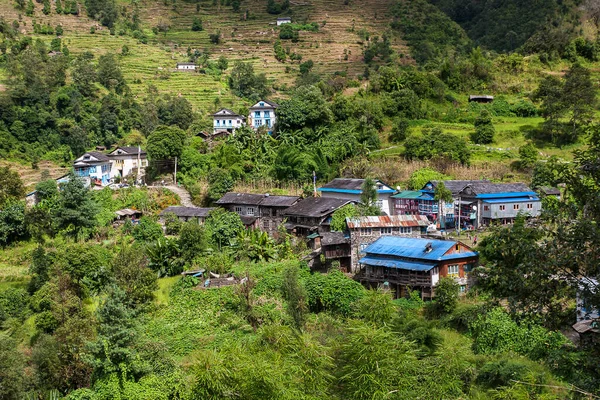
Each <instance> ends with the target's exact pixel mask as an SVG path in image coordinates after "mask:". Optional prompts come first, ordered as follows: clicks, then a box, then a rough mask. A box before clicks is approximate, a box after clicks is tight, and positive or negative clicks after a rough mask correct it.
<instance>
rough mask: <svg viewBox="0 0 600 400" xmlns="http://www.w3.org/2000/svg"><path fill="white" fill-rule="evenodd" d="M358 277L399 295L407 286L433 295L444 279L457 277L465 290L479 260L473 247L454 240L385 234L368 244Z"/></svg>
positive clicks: (361, 260) (425, 295)
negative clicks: (387, 287)
mask: <svg viewBox="0 0 600 400" xmlns="http://www.w3.org/2000/svg"><path fill="white" fill-rule="evenodd" d="M364 253H365V256H364V257H362V258H361V259H360V261H359V263H360V270H359V271H358V273H357V274H356V275H355V279H356V280H358V281H359V282H361V283H362V284H363V285H365V286H367V287H378V286H381V285H386V286H389V288H390V289H392V290H393V291H394V292H395V293H396V296H397V297H404V296H406V295H407V288H410V289H412V290H415V289H416V290H419V291H420V292H421V298H433V297H434V295H435V286H437V284H438V282H439V280H440V278H442V277H447V276H449V277H453V278H455V279H456V280H457V281H458V283H459V285H460V290H461V292H464V291H466V289H467V274H468V272H470V271H471V270H472V269H473V268H474V267H475V266H477V262H478V260H479V254H478V253H477V252H476V251H474V250H473V249H471V248H470V247H469V246H467V245H465V244H464V243H461V242H456V241H453V240H431V239H418V238H407V237H394V236H384V237H382V238H379V239H378V240H377V241H375V242H374V243H372V244H371V245H369V246H367V248H365V250H364Z"/></svg>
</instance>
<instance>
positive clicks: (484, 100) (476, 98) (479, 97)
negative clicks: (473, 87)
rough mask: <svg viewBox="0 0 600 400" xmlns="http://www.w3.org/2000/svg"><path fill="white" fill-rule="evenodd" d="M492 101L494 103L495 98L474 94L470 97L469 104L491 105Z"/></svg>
mask: <svg viewBox="0 0 600 400" xmlns="http://www.w3.org/2000/svg"><path fill="white" fill-rule="evenodd" d="M492 101H494V96H490V95H477V94H472V95H470V96H469V103H471V102H475V103H484V104H485V103H491V102H492Z"/></svg>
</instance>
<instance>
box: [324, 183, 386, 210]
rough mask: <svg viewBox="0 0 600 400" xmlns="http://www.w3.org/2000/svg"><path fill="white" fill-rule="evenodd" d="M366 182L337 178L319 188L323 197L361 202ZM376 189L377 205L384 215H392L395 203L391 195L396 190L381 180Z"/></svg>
mask: <svg viewBox="0 0 600 400" xmlns="http://www.w3.org/2000/svg"><path fill="white" fill-rule="evenodd" d="M364 182H365V180H364V179H354V178H335V179H334V180H332V181H331V182H328V183H327V184H325V185H323V186H322V187H320V188H318V189H317V190H318V191H319V192H320V193H321V197H334V198H338V199H344V200H352V201H355V202H357V203H360V196H361V195H362V185H363V183H364ZM375 189H377V206H378V207H379V209H380V210H381V212H382V213H383V214H384V215H392V211H393V205H392V200H391V199H390V197H391V196H392V195H393V194H394V193H395V192H396V190H395V189H394V188H392V187H391V186H388V185H386V184H385V183H383V182H381V181H379V180H376V181H375Z"/></svg>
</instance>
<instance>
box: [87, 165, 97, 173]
mask: <svg viewBox="0 0 600 400" xmlns="http://www.w3.org/2000/svg"><path fill="white" fill-rule="evenodd" d="M89 171H90V174H95V173H96V166H95V165H94V166H92V167H90V168H89Z"/></svg>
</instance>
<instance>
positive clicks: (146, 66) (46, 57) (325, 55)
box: [0, 0, 600, 400]
mask: <svg viewBox="0 0 600 400" xmlns="http://www.w3.org/2000/svg"><path fill="white" fill-rule="evenodd" d="M277 15H291V16H292V19H293V23H292V24H287V25H288V26H285V25H283V28H280V27H277V26H276V25H275V18H276V16H277ZM599 20H600V8H598V6H597V5H596V2H595V1H555V0H543V1H530V2H522V1H511V0H505V1H471V0H432V1H429V2H427V1H425V0H416V1H404V0H397V1H396V0H365V1H352V0H351V1H344V0H336V1H325V0H314V1H312V2H310V4H297V3H296V2H287V1H285V2H283V1H281V2H280V1H268V2H267V1H258V0H257V1H251V0H241V1H239V0H232V1H229V0H215V1H204V0H202V1H190V2H178V1H175V0H173V1H162V2H161V1H154V0H147V1H144V2H137V1H133V2H115V1H112V0H88V1H85V2H80V1H77V0H74V1H68V0H67V1H60V0H57V1H55V2H50V1H40V2H38V1H31V0H29V1H22V0H18V1H16V2H12V1H7V0H0V342H1V344H0V398H2V399H5V398H6V399H22V398H30V399H58V398H67V399H81V400H83V399H91V400H92V399H93V400H100V399H115V398H117V399H407V398H427V399H448V398H473V399H490V398H494V399H505V398H514V399H534V398H535V399H564V398H574V399H576V398H593V396H598V395H600V377H599V376H598V373H599V370H598V368H597V360H598V355H599V354H598V351H599V348H598V345H597V344H592V345H589V346H584V345H576V344H573V342H571V340H569V338H568V337H567V336H569V335H568V333H569V332H570V329H571V328H570V326H571V325H572V324H573V322H574V316H575V293H576V290H577V289H578V288H579V289H580V290H581V287H580V285H581V283H580V280H579V279H578V278H580V277H582V276H583V277H589V278H595V279H598V270H597V260H598V259H600V254H598V252H599V251H600V243H599V239H598V238H599V237H600V235H599V228H598V223H599V222H600V221H599V220H598V215H600V204H599V199H600V176H599V175H598V171H600V166H599V165H598V160H599V159H600V134H599V127H598V124H597V117H598V106H597V92H598V73H597V71H598V66H599V64H598V59H599V58H600V45H599V41H598V38H599V36H598V26H599V25H598V22H599ZM176 62H195V63H196V64H197V66H198V71H197V72H192V73H187V72H177V71H175V70H174V66H175V63H176ZM471 94H488V95H493V96H494V97H495V98H494V101H493V102H492V103H489V104H479V103H476V102H468V96H469V95H471ZM260 99H270V100H274V101H276V102H277V103H278V104H279V108H278V110H277V116H278V123H277V126H276V127H275V132H274V134H273V135H269V134H267V133H266V132H265V131H263V130H261V129H259V130H253V129H251V128H249V127H244V128H241V129H238V130H237V131H236V134H235V135H231V136H228V137H225V138H220V139H214V140H205V139H204V138H203V135H200V133H201V132H210V131H211V129H212V118H211V117H210V114H211V113H213V112H215V111H217V110H218V109H220V108H222V107H227V108H231V109H232V110H234V111H235V112H237V113H240V114H242V115H248V113H249V109H248V107H250V106H251V105H252V104H254V103H255V102H256V101H258V100H260ZM115 145H135V146H137V145H141V146H142V147H143V148H144V149H145V150H146V151H147V153H148V158H149V162H150V167H149V168H148V171H147V172H148V183H151V181H152V180H153V179H154V180H158V181H160V180H162V179H165V178H167V179H170V177H171V176H172V172H174V171H173V170H172V166H173V160H174V159H175V158H177V160H178V170H177V174H178V175H177V176H178V179H177V180H178V182H179V183H180V184H181V185H182V186H183V187H184V188H185V189H186V190H187V191H189V193H190V195H191V198H192V201H193V202H194V204H196V205H201V206H210V205H213V204H214V203H215V201H216V200H218V199H219V198H220V197H221V196H222V195H223V194H224V193H226V192H228V191H231V190H238V191H242V190H251V191H262V192H269V193H272V194H301V195H303V196H310V195H311V193H312V191H313V189H312V177H313V173H315V174H316V176H317V180H318V181H319V182H325V181H328V180H329V179H331V178H334V177H339V176H345V177H359V178H366V177H371V178H377V179H381V180H383V181H384V182H386V183H387V184H390V185H392V186H393V187H396V186H400V187H402V188H411V189H420V188H421V187H422V186H423V184H424V183H426V182H427V181H429V180H431V179H482V178H487V179H491V180H493V181H495V182H514V181H524V182H526V183H528V184H530V186H531V187H532V188H539V187H542V186H552V187H556V186H561V187H565V188H566V189H565V190H563V193H564V196H563V198H562V199H561V200H554V199H546V200H544V209H545V212H544V214H543V215H542V217H540V218H539V219H538V220H536V221H533V222H532V221H525V220H518V221H517V222H516V223H515V224H514V225H512V226H508V227H502V226H500V227H493V228H492V229H491V231H490V232H486V233H485V234H483V240H481V241H480V243H479V246H478V248H477V250H478V251H480V254H481V258H482V259H481V267H480V268H478V269H477V270H476V271H474V274H476V276H477V278H478V283H477V285H476V286H475V287H473V288H472V289H471V290H470V291H469V293H468V294H467V295H465V296H462V295H461V296H459V293H458V291H459V289H458V287H457V285H456V284H455V282H454V281H453V280H452V279H444V280H442V282H441V283H440V285H439V287H438V289H437V296H436V298H435V299H434V300H433V301H431V302H423V301H422V300H421V297H420V295H419V293H418V292H416V291H414V292H412V293H411V295H410V296H409V297H408V298H404V299H397V300H393V298H394V296H393V294H392V293H389V292H386V291H373V290H366V289H365V288H363V287H362V286H361V285H360V284H359V283H357V282H356V281H354V280H353V279H351V278H350V277H348V276H347V275H346V274H344V273H342V272H340V271H339V270H338V268H337V265H333V266H332V268H331V269H330V270H329V271H327V272H314V271H311V270H310V269H309V268H308V267H307V265H306V263H305V261H304V259H305V256H306V255H307V254H308V253H309V252H310V250H308V249H307V248H306V245H305V243H304V242H303V241H302V240H298V239H297V238H295V237H293V236H291V235H289V234H288V233H286V232H285V229H283V227H280V231H279V235H277V238H276V239H275V238H272V237H269V236H268V235H267V234H266V233H263V232H260V231H258V230H256V231H254V230H246V229H244V225H243V224H242V222H241V220H240V218H239V216H238V215H237V214H235V213H229V212H226V211H222V210H220V209H217V210H214V211H212V212H211V213H210V215H209V216H208V218H207V220H206V223H205V224H203V225H199V224H197V223H194V222H186V223H181V222H179V221H178V220H177V219H172V218H168V219H167V221H166V222H165V229H164V230H163V228H162V226H161V225H160V224H159V223H158V213H159V212H160V211H161V210H163V209H164V208H166V207H167V206H170V205H174V204H179V203H180V199H179V198H178V196H177V195H175V194H174V193H173V192H171V191H169V190H167V189H163V188H125V189H119V190H112V189H108V188H105V189H103V190H89V189H88V188H86V187H85V186H84V184H83V182H81V181H79V180H77V179H74V177H73V176H71V180H70V181H69V182H68V183H65V184H62V185H61V186H60V188H59V186H58V185H57V184H56V181H55V180H54V179H53V178H56V177H58V176H59V175H60V174H61V173H62V172H65V171H68V170H70V169H71V166H72V162H73V160H74V159H75V158H77V157H78V156H80V155H81V154H83V153H84V152H85V151H90V150H93V149H95V148H96V146H103V147H107V148H110V147H112V146H115ZM40 165H44V167H40ZM59 171H60V173H59ZM34 189H35V190H36V194H35V196H36V200H37V204H36V205H34V206H27V205H26V204H25V201H24V200H23V199H24V196H25V194H26V193H28V192H30V191H32V190H34ZM122 208H133V209H136V210H140V211H143V212H144V214H145V216H144V217H142V218H141V220H140V221H139V223H138V224H135V225H134V224H131V223H129V222H126V223H125V224H121V225H114V226H113V220H114V212H115V211H116V210H119V209H122ZM346 211H347V210H346ZM352 212H357V211H356V210H354V211H352ZM360 212H361V213H363V214H369V213H370V211H365V210H362V209H361V210H360ZM338 217H339V215H338ZM338 222H339V221H338ZM198 269H205V270H207V271H210V272H213V273H217V274H232V275H233V276H235V278H236V284H235V285H231V286H226V287H222V288H218V289H212V288H211V289H204V288H202V283H203V282H202V280H201V279H198V278H195V277H191V276H187V277H182V276H181V275H180V274H181V272H182V271H191V270H198ZM557 278H558V279H557ZM583 290H584V291H585V294H586V295H587V297H588V298H589V299H590V302H591V303H590V304H592V305H596V306H599V305H600V299H599V298H598V297H599V292H598V291H597V290H594V287H593V285H590V287H587V286H586V287H584V288H583Z"/></svg>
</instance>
